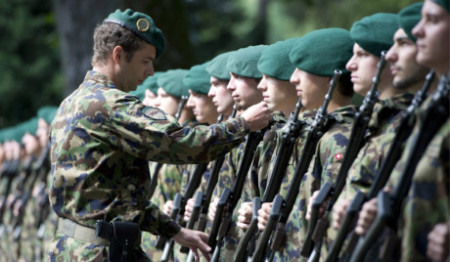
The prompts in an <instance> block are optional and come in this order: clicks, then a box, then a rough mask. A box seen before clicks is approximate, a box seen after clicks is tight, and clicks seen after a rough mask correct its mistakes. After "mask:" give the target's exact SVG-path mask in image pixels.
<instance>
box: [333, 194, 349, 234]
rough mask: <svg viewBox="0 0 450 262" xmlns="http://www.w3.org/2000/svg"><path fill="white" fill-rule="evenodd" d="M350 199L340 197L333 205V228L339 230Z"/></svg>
mask: <svg viewBox="0 0 450 262" xmlns="http://www.w3.org/2000/svg"><path fill="white" fill-rule="evenodd" d="M349 205H350V201H349V200H347V199H340V200H339V201H337V202H336V204H334V206H333V228H334V229H336V230H339V228H340V227H341V222H342V218H343V217H344V216H345V212H346V211H347V208H348V206H349Z"/></svg>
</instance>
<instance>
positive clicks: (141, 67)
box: [112, 44, 156, 92]
mask: <svg viewBox="0 0 450 262" xmlns="http://www.w3.org/2000/svg"><path fill="white" fill-rule="evenodd" d="M122 50H123V49H122ZM155 57H156V48H155V47H154V46H153V45H150V44H144V46H143V47H142V48H141V49H139V50H137V51H136V52H135V53H134V54H133V57H132V58H131V61H127V59H126V53H125V52H124V51H122V54H120V55H119V58H118V59H119V64H118V65H117V66H116V67H117V68H116V72H117V73H116V76H115V77H114V78H115V79H112V80H113V82H114V83H115V84H116V85H117V86H118V88H119V89H120V90H122V91H124V92H130V91H134V90H136V88H137V86H138V85H140V84H142V82H144V80H145V79H146V78H147V77H149V76H151V75H153V73H154V68H153V60H154V59H155Z"/></svg>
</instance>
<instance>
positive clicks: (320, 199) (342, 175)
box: [300, 51, 386, 261]
mask: <svg viewBox="0 0 450 262" xmlns="http://www.w3.org/2000/svg"><path fill="white" fill-rule="evenodd" d="M385 56H386V52H385V51H383V52H382V53H381V57H380V60H379V61H378V65H377V66H378V68H377V72H376V74H375V76H374V77H373V79H372V86H371V87H370V90H369V92H368V93H367V95H366V97H365V98H364V100H363V104H362V105H361V107H360V108H359V112H357V113H356V114H355V117H354V122H353V127H352V131H351V135H350V141H349V142H348V145H347V149H346V150H345V154H344V159H343V161H342V164H341V167H340V169H339V172H338V176H337V178H336V183H335V184H334V185H333V184H331V183H330V182H326V183H325V184H324V185H323V186H322V188H321V189H320V192H319V194H318V195H317V197H316V198H315V199H314V201H313V203H312V210H311V217H310V220H309V225H308V229H307V235H306V239H305V243H304V245H303V248H302V250H301V252H300V254H301V255H302V256H304V257H310V255H311V252H312V251H313V248H314V250H315V252H314V254H313V255H312V256H311V257H310V261H317V259H318V258H319V255H320V247H321V245H322V239H323V236H324V234H325V231H326V229H327V228H328V225H329V223H328V221H329V218H328V216H329V214H330V212H331V211H332V208H333V206H334V204H335V202H336V201H337V199H338V197H339V195H340V194H341V192H342V189H343V188H344V186H345V181H346V178H347V173H348V170H349V169H350V167H351V165H352V163H353V161H354V160H355V158H356V156H357V155H358V152H359V150H360V149H361V148H362V146H363V144H364V137H365V135H366V131H367V128H368V126H369V122H370V118H371V116H372V112H373V108H374V106H375V103H376V102H377V101H378V89H377V86H378V83H379V81H380V75H381V72H382V71H383V69H384V66H385V65H386V60H385ZM327 200H328V203H327V207H326V210H325V214H324V215H323V216H322V218H320V219H319V209H320V207H321V206H322V204H323V203H324V202H325V201H327ZM316 225H317V226H316Z"/></svg>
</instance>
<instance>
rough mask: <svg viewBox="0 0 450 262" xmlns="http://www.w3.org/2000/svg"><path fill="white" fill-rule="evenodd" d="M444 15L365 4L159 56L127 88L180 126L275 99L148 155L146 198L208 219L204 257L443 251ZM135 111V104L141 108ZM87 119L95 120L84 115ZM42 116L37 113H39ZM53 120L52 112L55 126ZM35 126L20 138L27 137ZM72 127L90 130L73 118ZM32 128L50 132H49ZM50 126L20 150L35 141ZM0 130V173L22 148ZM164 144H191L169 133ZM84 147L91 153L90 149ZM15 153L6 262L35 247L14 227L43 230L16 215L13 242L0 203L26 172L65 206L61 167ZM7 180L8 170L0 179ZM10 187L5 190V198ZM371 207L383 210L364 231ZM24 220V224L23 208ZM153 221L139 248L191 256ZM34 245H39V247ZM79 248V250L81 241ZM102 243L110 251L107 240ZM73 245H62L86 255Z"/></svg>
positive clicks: (173, 213)
mask: <svg viewBox="0 0 450 262" xmlns="http://www.w3.org/2000/svg"><path fill="white" fill-rule="evenodd" d="M448 18H449V2H448V1H444V0H439V1H437V0H436V1H434V0H426V1H425V3H416V4H413V5H411V6H408V7H406V8H405V9H403V10H402V11H401V12H400V13H399V14H387V13H377V14H374V15H371V16H368V17H365V18H363V19H362V20H360V21H357V22H355V23H354V25H353V26H352V28H351V29H350V30H349V31H348V30H345V29H342V28H327V29H320V30H314V31H311V32H309V33H308V34H306V35H304V36H302V37H300V38H293V39H287V40H284V41H280V42H277V43H275V44H272V45H268V46H266V45H259V46H249V47H246V48H241V49H238V50H236V51H230V52H226V53H223V54H220V55H218V56H217V57H215V58H214V59H212V60H210V61H207V62H205V63H203V64H200V65H196V66H193V67H192V68H190V69H189V70H182V69H175V70H168V71H165V72H157V73H155V74H154V75H153V76H150V77H148V78H147V79H146V80H145V81H144V82H143V83H142V84H141V85H140V86H139V87H138V89H137V90H136V91H131V92H129V93H130V94H131V95H133V96H136V97H138V98H139V99H140V100H141V101H142V103H143V104H144V105H145V106H146V108H159V109H160V110H153V109H151V111H150V110H149V111H148V112H149V113H148V114H149V115H150V118H151V119H152V120H165V119H166V118H169V117H174V118H176V119H177V121H178V122H179V124H180V125H181V126H183V127H195V126H197V127H199V126H204V125H211V126H214V124H215V123H216V122H220V121H225V120H226V119H228V118H233V117H235V115H237V116H238V117H239V115H242V114H243V112H244V111H245V110H247V109H249V108H251V107H252V106H253V105H257V104H258V103H260V102H261V101H263V102H264V104H265V105H266V106H267V107H268V108H269V109H270V110H271V111H272V121H271V123H270V125H269V126H268V127H266V128H264V129H261V130H259V131H253V132H250V133H249V134H248V135H247V136H246V138H245V141H244V142H242V143H240V144H239V145H237V146H236V147H235V148H233V149H231V151H230V152H229V153H227V154H225V155H224V154H220V155H219V157H218V158H217V159H215V160H213V161H211V162H209V163H198V164H194V165H176V164H162V163H159V162H156V161H155V162H153V161H152V162H150V163H149V166H150V174H151V184H150V187H149V188H148V192H146V194H145V195H146V197H148V200H150V201H152V202H153V203H154V204H155V205H157V206H159V207H161V208H162V210H163V212H164V213H165V214H166V215H167V216H170V217H171V218H172V219H173V220H175V221H176V222H177V223H178V224H179V225H182V226H184V227H187V228H191V229H196V230H199V231H205V232H207V234H208V239H207V243H208V245H209V246H210V247H211V248H212V250H211V251H212V252H211V254H210V255H206V256H207V257H208V259H209V258H211V259H212V260H213V261H243V260H247V259H252V260H253V261H263V260H268V261H301V260H308V259H309V260H311V261H318V260H325V261H336V260H338V259H340V260H352V261H362V260H378V259H387V260H391V261H398V260H400V259H401V260H402V261H427V260H436V261H444V260H446V259H447V258H448V250H449V240H448V239H449V233H448V232H449V215H448V204H449V203H448V186H449V181H448V178H449V173H450V170H449V148H450V145H449V139H450V133H449V127H450V125H449V121H448V109H449V104H448V99H449V94H448V91H449V80H448V72H449V40H448V38H449V37H448V36H449V35H448V34H449V19H448ZM427 94H428V95H427ZM427 96H428V98H426V97H427ZM359 97H364V100H363V101H362V102H361V100H360V99H358V98H359ZM92 103H94V102H92ZM130 105H131V103H130ZM233 106H234V112H233ZM88 107H89V106H86V108H88ZM142 112H143V113H142V114H145V115H147V113H146V112H147V111H145V110H143V111H142ZM119 113H120V112H119ZM53 114H54V112H53ZM38 115H39V114H38ZM60 115H62V113H60ZM53 116H54V115H53ZM53 116H52V117H53ZM60 118H61V116H60ZM39 121H40V122H39V123H41V120H39ZM90 121H92V122H93V123H96V120H95V119H93V120H90ZM44 122H45V123H47V128H48V123H50V122H52V120H51V119H50V120H47V121H44ZM60 123H61V121H59V122H58V119H57V121H55V122H54V123H53V125H61V124H60ZM128 129H129V130H132V127H129V128H128ZM183 130H188V129H183ZM168 132H170V130H169V131H168ZM184 132H185V133H188V132H189V131H184ZM6 134H7V135H6V137H8V139H10V138H11V135H8V133H7V132H6ZM9 134H11V133H9ZM30 134H33V132H28V133H27V134H26V135H25V136H24V137H23V139H22V140H23V144H24V149H23V151H27V147H28V146H27V144H28V142H26V141H28V140H27V139H28V138H26V137H28V136H29V135H30ZM39 134H40V133H39ZM39 134H38V132H36V136H32V137H34V139H36V137H40V135H39ZM112 134H113V135H114V132H112ZM76 135H77V136H78V137H80V138H81V139H84V140H85V141H86V142H87V141H88V138H87V137H86V136H85V135H83V134H82V133H81V131H80V133H78V134H76ZM89 135H90V136H94V137H95V134H89ZM44 136H46V137H47V141H48V131H47V133H45V135H44ZM20 139H21V138H20ZM180 139H181V138H180ZM183 139H184V138H183ZM47 141H43V142H42V144H41V146H40V148H41V151H39V150H37V151H35V153H33V154H32V155H34V156H35V157H36V158H42V156H44V155H48V154H47V153H48V151H47V152H45V148H48V147H46V145H47ZM55 141H56V140H55ZM56 142H59V141H56ZM11 143H13V142H11V141H9V142H5V143H4V144H3V146H2V148H5V149H7V150H5V152H11V153H8V154H6V155H7V158H5V159H6V160H4V161H3V162H2V163H3V167H5V168H4V169H3V170H5V171H4V172H2V174H10V173H8V171H7V170H10V169H9V168H6V167H7V166H10V164H9V163H12V162H13V161H12V160H13V159H14V160H17V159H18V156H19V155H20V154H18V153H17V154H13V153H12V152H19V151H20V150H15V151H14V150H13V149H10V148H12V146H11ZM30 143H31V142H30ZM69 143H70V142H69ZM132 143H133V142H132V141H131V140H130V141H129V144H132ZM14 144H16V146H15V148H16V149H17V143H14ZM56 144H58V143H56ZM59 144H63V142H59ZM56 146H59V145H56ZM131 146H133V145H131ZM159 146H160V147H164V145H163V144H161V145H159ZM30 147H31V146H30ZM64 148H67V146H64ZM29 151H30V150H29ZM37 152H43V153H41V154H39V153H37ZM170 152H171V154H174V155H177V154H184V155H187V156H189V155H190V153H189V152H179V151H177V148H176V147H174V148H173V149H172V150H171V151H170ZM106 153H107V152H105V154H106ZM12 155H17V157H16V158H14V157H13V156H12ZM23 155H25V153H23ZM85 157H86V160H85V161H88V160H89V159H88V158H89V156H88V155H85ZM23 159H24V161H22V165H21V166H23V167H21V168H18V169H16V171H15V172H14V173H15V174H17V175H16V176H13V177H14V179H11V178H12V177H11V176H9V175H2V178H5V179H2V183H6V186H5V187H3V188H4V190H3V191H2V196H3V197H4V198H3V199H5V200H4V201H2V210H5V211H6V213H8V212H11V213H10V214H9V215H7V214H6V213H5V214H3V216H2V219H3V220H2V221H3V223H2V225H5V228H8V227H9V229H7V230H6V231H5V232H7V233H4V234H3V235H4V237H3V236H2V239H4V240H5V242H3V241H2V246H1V247H2V253H3V249H4V250H5V252H4V253H5V254H13V252H15V253H14V255H8V256H9V259H10V260H12V261H14V260H15V259H17V258H21V259H25V260H30V261H31V260H35V258H31V257H30V256H28V255H25V253H26V252H28V251H30V250H32V249H31V248H27V244H26V243H27V241H26V239H28V240H29V239H30V238H31V239H34V240H36V239H39V240H41V239H43V238H42V237H38V238H34V236H39V234H38V233H37V232H36V231H33V230H30V231H28V228H31V226H29V227H26V228H27V230H22V231H24V232H27V234H25V233H23V234H22V235H24V236H25V235H28V234H35V235H31V236H32V237H24V238H23V239H22V238H21V241H17V238H14V236H15V235H16V233H14V232H15V231H16V230H15V229H16V228H17V226H16V224H17V223H16V222H14V220H21V219H22V218H20V217H21V216H20V214H21V212H22V214H25V213H24V212H25V211H22V210H21V208H19V207H18V208H6V209H4V208H3V206H8V205H9V207H11V206H15V204H14V202H17V201H19V200H18V199H24V197H26V195H27V192H34V191H36V192H38V190H37V189H36V190H30V189H31V188H32V187H35V186H36V185H37V184H38V183H36V181H42V183H44V182H47V181H45V180H49V179H50V182H49V183H46V185H47V186H48V187H50V190H53V191H55V192H56V193H54V194H53V199H52V198H51V203H52V205H53V207H54V210H55V212H56V213H57V214H58V216H60V217H61V216H62V215H64V216H66V215H67V213H65V212H66V211H65V210H64V208H65V207H64V206H63V205H62V204H61V200H58V194H59V192H60V191H58V188H59V187H60V186H58V185H60V183H61V182H59V184H58V185H56V186H55V185H52V183H55V181H52V180H54V178H52V177H51V176H48V175H47V174H48V166H47V167H44V166H39V165H38V167H39V168H35V169H33V170H36V171H38V170H42V171H41V172H40V173H45V175H43V176H42V177H39V178H37V177H38V176H37V175H36V174H37V173H36V174H34V172H31V171H27V170H29V169H27V167H26V166H27V164H26V163H29V162H27V161H25V159H26V158H23ZM47 161H48V159H47ZM35 162H36V163H40V162H42V161H38V160H36V161H35ZM194 162H197V161H194ZM7 163H8V164H7ZM41 164H42V163H41ZM79 164H81V165H84V164H86V165H87V163H84V162H81V163H79ZM46 168H47V169H46ZM67 169H68V170H69V166H67ZM17 170H21V172H17ZM27 172H28V173H27ZM31 174H33V175H31ZM34 177H36V178H35V179H33V178H34ZM44 177H45V178H44ZM21 179H22V180H21ZM13 180H14V181H16V180H17V182H14V183H12V182H8V181H13ZM3 181H5V182H3ZM8 183H12V184H11V185H8ZM65 183H69V182H65ZM89 183H91V184H92V183H95V181H94V182H89ZM13 184H16V185H13ZM68 186H72V185H71V184H70V183H69V185H68ZM3 188H2V189H3ZM8 188H11V189H8ZM41 188H42V187H41ZM79 190H82V189H79ZM126 190H127V192H129V193H126V194H130V195H131V196H130V197H131V199H133V196H132V194H133V192H135V191H136V185H134V184H131V183H130V184H128V185H127V188H126ZM9 192H11V193H12V194H13V195H15V198H16V201H12V200H10V201H7V200H6V199H7V197H5V196H8V195H9ZM81 192H84V193H86V191H79V193H81ZM380 192H381V193H380ZM87 193H88V194H89V192H87ZM379 193H380V194H379ZM383 193H384V194H383ZM91 194H93V193H91ZM38 195H39V196H40V194H38ZM377 195H379V197H378V199H377V198H375V197H376V196H377ZM36 196H37V195H36ZM74 197H75V198H76V197H77V196H74ZM70 198H73V197H72V196H71V197H70ZM37 199H38V198H37V197H34V199H33V198H31V200H29V201H25V203H27V205H28V203H29V204H30V209H33V208H34V209H33V211H31V210H30V212H34V213H30V214H33V215H29V218H36V217H39V219H40V216H41V215H39V216H38V215H36V214H37V213H39V212H42V210H43V208H39V205H36V203H34V204H33V203H31V202H33V200H37ZM45 199H46V200H47V198H45ZM37 201H40V200H37ZM352 201H353V202H352ZM377 201H378V202H377ZM22 202H23V201H22ZM40 202H42V201H40ZM364 202H366V204H365V205H364V206H363V203H364ZM11 203H13V204H11ZM67 203H69V201H67ZM91 205H93V207H92V208H93V209H100V208H99V207H98V206H101V205H104V204H101V203H93V204H91ZM18 206H20V204H18ZM36 207H37V209H36ZM377 207H378V208H377ZM361 208H362V213H361V215H360V218H359V220H356V218H355V216H356V215H355V214H357V213H358V211H359V210H360V209H361ZM66 209H67V208H66ZM78 209H79V210H80V211H77V212H82V213H84V212H86V211H83V210H82V209H80V208H78ZM378 209H380V212H379V213H381V215H383V216H380V218H379V219H377V222H376V225H377V226H376V227H372V228H374V229H373V230H372V231H369V232H367V230H368V229H369V228H371V227H370V224H371V222H372V220H373V219H374V217H375V216H376V214H377V210H378ZM386 209H387V210H389V212H387V211H386ZM16 210H19V211H16ZM25 210H26V209H25ZM36 210H37V211H36ZM100 210H101V209H100ZM2 212H4V211H2ZM14 212H15V213H14ZM386 212H387V214H386ZM52 214H53V215H55V213H52ZM105 216H107V214H105ZM26 217H28V216H25V218H26ZM67 217H69V216H67ZM5 218H6V219H9V221H10V222H5ZM49 221H50V223H51V222H52V221H53V227H50V226H48V227H47V228H46V232H47V233H48V235H51V236H52V237H53V236H55V221H56V219H55V218H53V219H49ZM380 221H381V222H380ZM383 221H384V222H383ZM22 223H23V225H24V226H25V225H26V222H25V219H24V220H23V222H22ZM58 223H59V222H58ZM377 223H378V224H377ZM19 224H20V223H19ZM31 224H32V225H34V226H35V225H37V223H33V222H31ZM31 224H30V225H31ZM59 225H69V224H68V223H65V224H64V223H62V222H61V223H60V224H59ZM355 226H356V229H355V230H354V231H355V232H354V233H352V234H351V233H350V231H352V228H353V227H355ZM22 228H25V227H22ZM34 228H36V226H35V227H34ZM384 228H389V230H390V235H389V234H386V233H383V230H384ZM389 230H387V231H389ZM149 231H151V230H149ZM314 231H315V232H314ZM28 232H29V233H28ZM151 232H152V233H155V232H153V231H151ZM63 233H64V234H65V235H67V233H65V232H63ZM156 233H159V234H160V236H158V237H157V236H154V235H151V234H149V233H147V232H145V231H144V232H143V233H142V236H141V239H140V243H141V244H140V245H141V247H142V249H143V251H144V252H145V253H146V254H147V255H148V256H149V257H150V258H151V259H152V260H154V261H159V260H161V261H169V260H174V261H192V260H193V259H194V256H196V254H195V255H194V253H191V252H189V250H183V249H182V246H181V245H180V244H177V243H175V244H174V242H173V241H172V240H171V239H170V238H164V234H162V233H161V232H156ZM366 233H367V234H366ZM381 233H383V234H381ZM359 235H366V236H365V237H358V236H359ZM169 236H170V234H169ZM166 237H167V235H166ZM358 238H360V239H359V240H358ZM75 239H76V238H75ZM387 240H389V241H387ZM63 241H67V240H63ZM3 243H4V244H3ZM11 243H13V247H14V248H11ZM22 243H24V244H22ZM61 243H62V242H61V240H60V242H58V243H57V244H56V246H55V245H54V246H52V247H50V252H51V253H52V252H53V253H57V252H60V254H66V253H64V252H65V249H64V248H63V245H62V244H61ZM67 244H72V245H76V244H77V243H76V242H73V243H72V242H67V243H66V245H67ZM184 244H186V245H187V243H184ZM383 244H384V245H385V247H383V248H384V249H382V246H383ZM33 245H34V246H35V247H36V248H38V249H39V247H41V246H42V244H37V243H33ZM66 247H67V246H66ZM79 247H83V249H84V251H83V252H86V249H89V248H91V247H90V246H89V245H79ZM88 247H89V248H88ZM97 247H98V244H96V246H95V248H97ZM47 248H48V247H47ZM40 250H42V249H40ZM55 250H58V251H55ZM6 251H8V252H6ZM109 251H110V252H112V251H113V250H112V249H111V246H110V249H109ZM67 252H69V251H67ZM83 252H81V251H80V252H78V251H77V252H71V253H67V254H66V255H64V256H63V257H64V258H65V259H64V260H74V261H81V260H83V261H91V260H93V259H94V260H95V257H92V256H89V255H85V254H83ZM91 254H92V253H91ZM379 255H381V256H382V258H378V256H379ZM210 256H211V257H210Z"/></svg>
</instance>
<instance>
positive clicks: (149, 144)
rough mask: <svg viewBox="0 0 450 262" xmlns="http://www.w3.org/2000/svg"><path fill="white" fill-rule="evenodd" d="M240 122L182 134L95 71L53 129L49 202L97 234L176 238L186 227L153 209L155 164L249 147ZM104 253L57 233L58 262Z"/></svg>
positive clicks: (65, 103) (60, 111)
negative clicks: (109, 226) (98, 227)
mask: <svg viewBox="0 0 450 262" xmlns="http://www.w3.org/2000/svg"><path fill="white" fill-rule="evenodd" d="M247 132H248V127H247V125H246V123H245V120H244V119H242V118H237V119H234V120H230V121H226V122H224V123H223V124H220V125H214V126H211V127H197V128H195V129H183V128H181V127H180V126H179V125H178V124H177V123H176V122H175V121H174V119H173V118H171V117H167V116H166V115H165V114H164V113H163V112H162V111H160V110H158V109H156V108H153V107H144V105H142V104H141V103H140V102H139V100H138V99H137V98H136V97H134V96H131V95H128V94H126V93H124V92H122V91H120V90H118V89H117V88H116V87H115V85H114V84H113V83H112V82H111V81H110V80H109V79H108V78H107V77H106V76H105V75H103V74H100V73H98V72H95V71H88V73H87V75H86V78H85V80H84V82H83V83H82V84H81V86H80V87H79V88H78V89H77V90H75V91H74V93H72V94H71V95H70V96H69V97H68V98H66V99H65V100H64V101H63V102H62V104H61V106H60V108H59V109H58V112H57V114H56V117H55V120H54V121H53V123H52V126H51V130H50V137H51V164H52V175H53V183H52V187H51V190H50V203H51V205H52V208H53V210H54V211H55V212H56V213H57V214H58V216H59V217H64V218H67V219H70V220H72V221H75V222H76V223H78V224H81V225H83V226H86V227H90V228H94V226H95V221H96V220H97V219H106V220H107V221H113V220H117V221H128V222H136V223H138V224H139V225H140V228H141V230H143V231H148V232H151V233H153V234H163V235H165V236H168V237H172V236H174V235H175V234H176V233H178V231H179V230H180V227H179V226H178V225H177V224H176V223H175V222H173V221H171V220H170V219H169V218H168V217H167V216H166V215H164V214H162V212H160V210H159V209H158V208H157V207H156V206H155V205H153V204H151V203H149V201H148V195H147V194H146V193H145V192H147V191H148V188H149V185H150V179H149V170H148V161H149V160H153V161H161V162H166V163H168V162H172V163H178V164H181V163H186V162H191V163H195V162H200V161H210V160H211V159H213V158H215V157H217V156H219V155H220V154H224V153H225V152H227V151H229V150H230V149H231V148H232V147H233V146H236V145H237V144H239V143H240V142H242V137H243V135H245V134H246V133H247ZM205 148H208V151H206V150H205ZM103 249H104V246H102V245H95V244H91V243H88V242H83V241H79V240H76V239H73V238H71V237H67V236H64V235H62V234H57V236H56V239H55V241H54V242H53V244H52V250H51V260H59V259H65V260H78V261H81V260H89V259H92V258H96V257H101V256H102V255H103Z"/></svg>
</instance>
